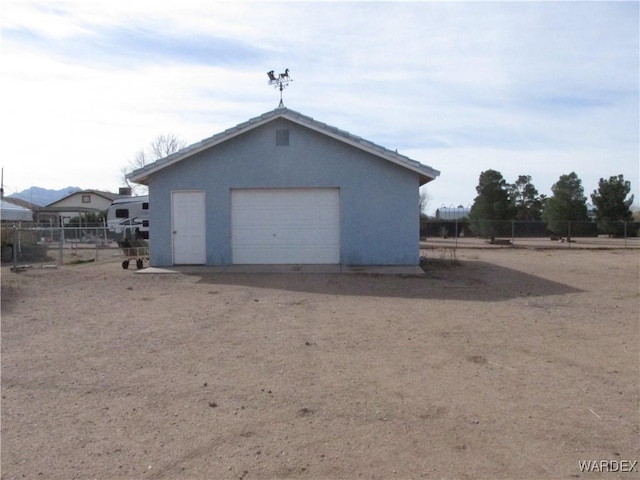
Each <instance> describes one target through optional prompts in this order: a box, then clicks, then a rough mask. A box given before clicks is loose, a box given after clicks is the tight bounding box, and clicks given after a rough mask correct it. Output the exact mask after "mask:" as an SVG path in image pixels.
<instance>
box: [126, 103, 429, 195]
mask: <svg viewBox="0 0 640 480" xmlns="http://www.w3.org/2000/svg"><path fill="white" fill-rule="evenodd" d="M278 118H284V119H286V120H289V121H290V122H293V123H296V124H298V125H301V126H303V127H307V128H310V129H311V130H315V131H317V132H319V133H322V134H324V135H326V136H328V137H332V138H335V139H336V140H339V141H341V142H344V143H346V144H348V145H351V146H353V147H356V148H359V149H360V150H364V151H366V152H368V153H370V154H373V155H376V156H378V157H380V158H383V159H385V160H387V161H389V162H391V163H394V164H396V165H399V166H401V167H404V168H407V169H408V170H411V171H413V172H416V173H418V174H419V176H420V185H424V184H425V183H427V182H430V181H432V180H435V178H436V177H437V176H438V175H440V172H439V171H438V170H435V169H433V168H431V167H428V166H426V165H423V164H421V163H420V162H418V161H416V160H412V159H411V158H409V157H407V156H405V155H401V154H399V153H398V152H394V151H392V150H389V149H387V148H384V147H382V146H380V145H376V144H375V143H373V142H370V141H368V140H365V139H364V138H362V137H359V136H357V135H353V134H351V133H349V132H347V131H345V130H340V129H339V128H336V127H333V126H331V125H327V124H326V123H322V122H319V121H317V120H314V119H313V118H311V117H308V116H306V115H303V114H301V113H299V112H296V111H294V110H290V109H288V108H286V107H280V108H276V109H275V110H272V111H271V112H267V113H264V114H262V115H260V116H259V117H255V118H252V119H250V120H247V121H246V122H243V123H240V124H239V125H236V126H235V127H232V128H229V129H227V130H225V131H224V132H221V133H218V134H216V135H213V136H212V137H209V138H206V139H204V140H202V141H200V142H197V143H194V144H193V145H189V146H188V147H185V148H183V149H181V150H179V151H178V152H176V153H173V154H171V155H169V156H167V157H164V158H161V159H159V160H157V161H155V162H153V163H150V164H148V165H145V166H144V167H142V168H139V169H137V170H134V171H133V172H131V173H129V174H128V175H127V178H128V179H129V180H131V181H132V182H136V183H141V184H143V185H147V184H148V179H149V176H150V175H153V174H154V173H156V172H158V171H159V170H162V169H164V168H166V167H168V166H170V165H174V164H176V163H178V162H180V161H182V160H184V159H185V158H188V157H190V156H192V155H195V154H196V153H199V152H202V151H203V150H206V149H208V148H211V147H213V146H215V145H218V144H220V143H223V142H226V141H227V140H230V139H231V138H234V137H236V136H238V135H241V134H243V133H245V132H248V131H250V130H253V129H254V128H258V127H260V126H262V125H265V124H266V123H269V122H271V121H273V120H276V119H278Z"/></svg>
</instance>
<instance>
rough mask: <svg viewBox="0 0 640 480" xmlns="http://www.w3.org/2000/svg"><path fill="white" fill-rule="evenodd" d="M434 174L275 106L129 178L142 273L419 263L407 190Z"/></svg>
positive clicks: (415, 205) (413, 203)
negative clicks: (142, 237) (140, 211)
mask: <svg viewBox="0 0 640 480" xmlns="http://www.w3.org/2000/svg"><path fill="white" fill-rule="evenodd" d="M439 173H440V172H438V171H437V170H434V169H433V168H430V167H427V166H425V165H422V164H420V163H418V162H417V161H415V160H411V159H410V158H408V157H406V156H403V155H400V154H398V153H397V152H394V151H392V150H388V149H386V148H383V147H381V146H379V145H376V144H374V143H371V142H369V141H367V140H364V139H362V138H360V137H357V136H355V135H352V134H350V133H348V132H345V131H343V130H339V129H337V128H335V127H332V126H329V125H327V124H324V123H321V122H318V121H316V120H314V119H312V118H310V117H307V116H304V115H302V114H300V113H297V112H295V111H293V110H289V109H287V108H277V109H276V110H273V111H271V112H268V113H265V114H264V115H261V116H259V117H256V118H253V119H251V120H249V121H247V122H245V123H242V124H240V125H237V126H236V127H233V128H230V129H228V130H226V131H224V132H222V133H220V134H217V135H214V136H213V137H210V138H208V139H205V140H202V141H201V142H199V143H196V144H194V145H191V146H189V147H186V148H184V149H182V150H180V151H179V152H176V153H174V154H172V155H170V156H168V157H166V158H163V159H160V160H158V161H156V162H154V163H152V164H149V165H146V166H144V167H142V168H140V169H138V170H136V171H134V172H132V173H131V174H130V175H129V179H130V180H131V181H133V182H136V183H140V184H143V185H148V187H149V220H150V225H149V235H150V264H151V265H153V266H170V265H180V264H201V265H231V264H344V265H417V264H418V263H419V220H420V212H419V191H418V189H419V187H420V186H421V185H424V184H425V183H427V182H430V181H432V180H434V179H435V178H436V177H437V176H438V175H439Z"/></svg>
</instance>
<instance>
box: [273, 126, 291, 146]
mask: <svg viewBox="0 0 640 480" xmlns="http://www.w3.org/2000/svg"><path fill="white" fill-rule="evenodd" d="M276 146H277V147H287V146H289V130H288V129H287V130H276Z"/></svg>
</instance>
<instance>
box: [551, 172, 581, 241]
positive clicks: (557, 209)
mask: <svg viewBox="0 0 640 480" xmlns="http://www.w3.org/2000/svg"><path fill="white" fill-rule="evenodd" d="M551 192H552V193H553V195H552V196H551V197H550V198H548V199H547V201H546V202H545V208H544V213H543V217H544V221H545V223H546V224H547V228H548V229H549V230H551V231H552V232H553V233H555V234H557V235H564V234H567V237H570V234H571V232H570V230H569V225H570V224H569V222H577V221H584V220H587V219H588V216H587V203H586V202H587V197H585V196H584V188H582V180H580V178H578V175H576V173H575V172H571V173H570V174H569V175H561V176H560V179H559V180H558V181H557V182H556V183H554V184H553V186H552V187H551Z"/></svg>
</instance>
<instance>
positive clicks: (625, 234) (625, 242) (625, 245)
mask: <svg viewBox="0 0 640 480" xmlns="http://www.w3.org/2000/svg"><path fill="white" fill-rule="evenodd" d="M624 248H625V249H626V248H627V221H626V220H625V221H624Z"/></svg>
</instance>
